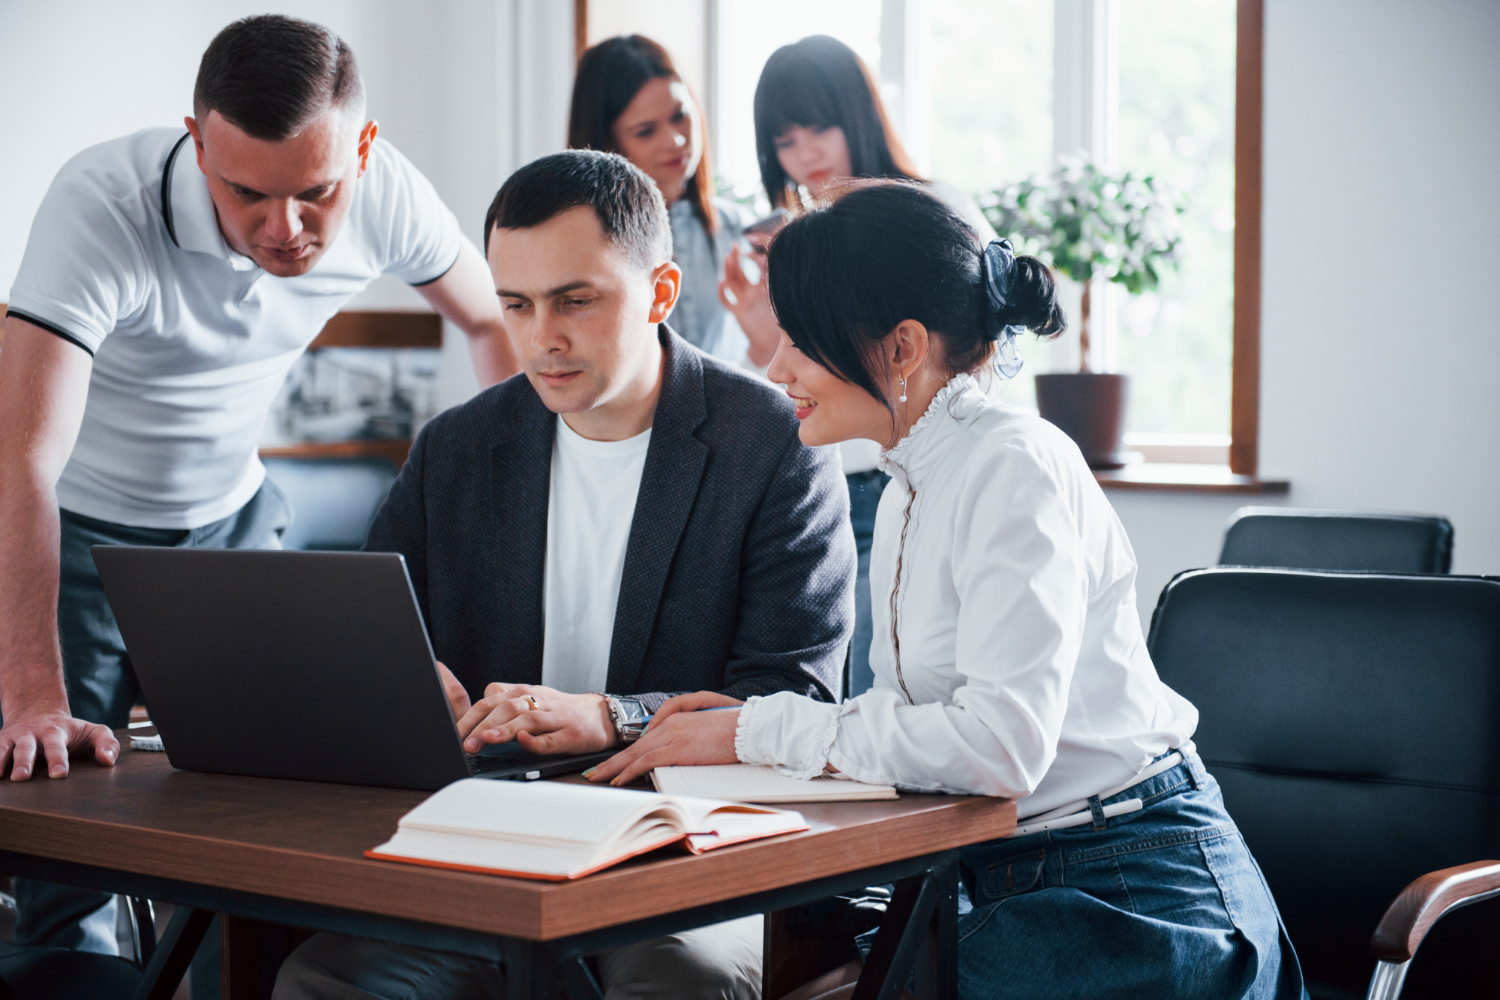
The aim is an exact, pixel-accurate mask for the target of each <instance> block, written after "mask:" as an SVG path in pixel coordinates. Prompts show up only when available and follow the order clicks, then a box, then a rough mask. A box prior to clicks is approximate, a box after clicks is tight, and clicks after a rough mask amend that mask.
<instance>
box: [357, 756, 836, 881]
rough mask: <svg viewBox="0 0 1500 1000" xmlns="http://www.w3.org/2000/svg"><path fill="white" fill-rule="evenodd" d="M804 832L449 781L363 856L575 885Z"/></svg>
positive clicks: (612, 797) (751, 816)
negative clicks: (646, 860)
mask: <svg viewBox="0 0 1500 1000" xmlns="http://www.w3.org/2000/svg"><path fill="white" fill-rule="evenodd" d="M806 829H807V822H806V821H805V820H803V818H802V816H801V814H799V813H795V812H790V811H788V810H782V809H762V808H759V807H756V806H747V805H742V804H740V803H734V802H716V801H711V800H707V799H693V798H682V797H678V796H671V795H659V794H654V793H652V792H638V791H633V790H631V789H628V788H607V787H595V786H590V785H578V784H571V783H563V782H557V781H537V782H518V781H486V780H484V779H482V778H469V779H467V780H465V781H456V782H454V783H453V784H451V785H449V786H448V787H446V788H444V789H442V790H441V791H439V792H437V793H435V794H434V795H433V796H432V797H430V798H429V799H428V800H427V801H426V802H423V803H422V804H421V805H419V806H417V808H415V809H413V810H412V811H411V812H409V813H407V814H406V815H405V816H403V817H401V820H400V821H399V823H398V824H397V827H396V835H395V836H394V837H392V838H391V839H390V840H388V841H386V842H385V843H384V844H381V845H380V846H379V847H375V848H372V849H370V850H368V851H366V852H365V855H366V857H371V858H380V859H383V860H386V861H405V862H409V863H411V864H416V865H431V866H433V867H436V868H456V869H459V870H461V871H472V872H484V873H488V874H494V875H515V876H518V877H520V878H537V879H551V880H562V879H572V878H580V877H582V876H584V875H589V874H592V873H593V872H596V871H599V870H600V869H602V868H608V867H609V866H610V865H613V864H618V863H619V862H621V861H624V860H625V859H626V858H633V857H635V856H636V855H637V854H644V853H646V852H647V851H652V850H655V849H656V848H658V847H665V846H667V845H668V844H674V843H679V842H680V843H682V844H683V846H685V847H686V848H687V849H688V850H689V851H692V852H693V853H694V854H702V853H703V852H705V851H711V850H713V849H714V848H716V847H725V846H727V845H729V844H738V843H742V842H744V841H747V840H759V839H760V838H762V837H774V836H776V835H778V834H782V833H796V832H798V831H800V830H806Z"/></svg>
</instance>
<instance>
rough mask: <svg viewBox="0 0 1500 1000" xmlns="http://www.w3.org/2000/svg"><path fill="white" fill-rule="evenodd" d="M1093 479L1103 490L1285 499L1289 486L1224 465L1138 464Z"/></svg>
mask: <svg viewBox="0 0 1500 1000" xmlns="http://www.w3.org/2000/svg"><path fill="white" fill-rule="evenodd" d="M1094 478H1095V479H1097V480H1098V481H1099V485H1100V486H1102V487H1104V488H1105V489H1106V490H1152V491H1155V492H1158V493H1246V494H1258V495H1261V496H1265V495H1268V494H1275V495H1282V496H1284V495H1285V494H1286V493H1287V492H1288V491H1289V490H1290V489H1291V486H1292V484H1291V483H1290V482H1288V481H1287V480H1285V479H1260V478H1258V477H1256V476H1242V475H1238V474H1237V473H1233V472H1230V471H1229V466H1227V465H1198V464H1187V463H1182V464H1170V463H1167V462H1139V463H1137V464H1135V465H1127V466H1126V467H1125V468H1123V469H1108V470H1103V469H1101V470H1096V471H1095V472H1094Z"/></svg>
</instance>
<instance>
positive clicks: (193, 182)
mask: <svg viewBox="0 0 1500 1000" xmlns="http://www.w3.org/2000/svg"><path fill="white" fill-rule="evenodd" d="M162 218H163V220H164V221H165V222H166V224H167V235H169V236H170V237H171V238H172V241H173V242H174V243H176V244H177V245H178V246H179V247H181V248H182V249H184V250H191V251H192V252H194V253H202V254H208V255H209V256H211V257H219V258H221V259H223V260H224V261H225V262H226V263H227V264H228V265H229V266H230V267H231V268H233V269H234V270H236V271H253V270H255V269H257V268H258V267H259V265H258V264H256V263H255V261H253V260H251V259H250V258H249V257H246V256H245V255H244V254H241V253H239V252H237V251H236V250H234V249H233V248H231V247H230V246H229V244H228V243H227V242H226V241H225V239H224V234H223V233H221V232H220V231H219V219H218V216H217V215H216V214H215V212H214V200H213V196H212V195H211V194H209V191H208V178H207V177H205V176H203V171H202V170H200V169H198V163H197V161H196V159H195V158H194V153H193V145H192V136H191V135H190V134H189V135H184V136H183V137H182V139H181V140H180V141H179V142H178V143H177V145H176V146H174V147H172V152H171V154H170V155H168V157H167V163H166V174H165V177H164V179H163V181H162Z"/></svg>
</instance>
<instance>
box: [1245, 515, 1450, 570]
mask: <svg viewBox="0 0 1500 1000" xmlns="http://www.w3.org/2000/svg"><path fill="white" fill-rule="evenodd" d="M1219 565H1220V566H1274V567H1279V568H1284V569H1323V570H1366V571H1371V572H1377V573H1446V572H1448V568H1449V567H1450V566H1452V565H1453V525H1451V524H1449V523H1448V519H1447V518H1444V517H1431V516H1424V515H1418V514H1386V513H1375V512H1365V511H1352V510H1319V509H1313V508H1305V507H1241V508H1240V509H1239V510H1237V511H1235V513H1234V516H1233V517H1231V518H1230V519H1229V528H1228V530H1226V531H1225V533H1224V549H1223V551H1222V552H1220V554H1219Z"/></svg>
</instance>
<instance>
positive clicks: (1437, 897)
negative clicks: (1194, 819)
mask: <svg viewBox="0 0 1500 1000" xmlns="http://www.w3.org/2000/svg"><path fill="white" fill-rule="evenodd" d="M1148 642H1149V647H1150V650H1151V655H1152V658H1153V659H1154V660H1155V662H1156V666H1157V670H1158V671H1159V672H1160V674H1161V677H1162V679H1163V680H1164V681H1166V682H1167V683H1168V684H1169V685H1171V686H1172V687H1173V688H1174V689H1176V690H1177V691H1179V692H1181V693H1182V694H1183V695H1184V696H1185V697H1187V698H1188V699H1189V700H1191V701H1192V702H1193V703H1194V704H1195V705H1197V706H1198V710H1199V713H1200V721H1199V725H1198V732H1197V735H1196V737H1195V739H1196V741H1197V743H1198V747H1199V750H1200V752H1201V753H1202V755H1203V758H1204V761H1205V762H1206V763H1207V764H1208V767H1209V770H1210V771H1211V772H1212V773H1213V774H1214V775H1215V777H1217V778H1218V780H1219V783H1220V784H1221V785H1222V787H1223V791H1224V800H1225V804H1226V805H1227V806H1228V808H1229V812H1230V814H1231V815H1232V816H1233V817H1234V819H1235V821H1236V822H1237V823H1238V825H1239V827H1240V829H1241V830H1242V831H1243V832H1244V835H1245V840H1246V841H1247V843H1248V844H1249V846H1250V849H1251V851H1252V852H1253V853H1254V854H1255V856H1256V858H1257V859H1258V860H1259V862H1260V865H1261V868H1262V870H1263V871H1264V872H1265V876H1266V881H1267V882H1268V883H1269V885H1270V887H1271V890H1272V892H1273V894H1274V895H1275V897H1276V901H1277V903H1278V904H1279V906H1280V908H1281V913H1282V917H1283V918H1284V920H1285V922H1286V927H1287V931H1288V933H1289V934H1290V936H1291V939H1292V943H1293V944H1294V945H1295V946H1296V948H1297V952H1298V955H1299V957H1300V958H1301V960H1302V967H1303V971H1304V973H1305V974H1306V976H1307V981H1308V990H1309V992H1310V993H1311V994H1312V995H1313V997H1314V998H1336V997H1337V998H1342V997H1350V998H1353V997H1359V996H1362V995H1364V994H1365V989H1366V985H1367V984H1369V983H1370V981H1371V978H1370V977H1371V967H1372V964H1373V963H1372V950H1371V935H1372V933H1374V932H1375V930H1376V927H1377V925H1380V924H1381V922H1382V914H1384V915H1385V917H1384V920H1385V923H1384V925H1383V929H1382V936H1381V937H1380V938H1378V939H1377V940H1376V942H1375V955H1376V956H1377V957H1379V958H1380V959H1381V960H1382V962H1383V963H1385V964H1383V965H1382V966H1381V967H1380V969H1381V971H1380V976H1381V977H1383V978H1382V980H1381V981H1382V982H1383V984H1384V986H1383V987H1382V988H1383V989H1384V990H1385V991H1386V992H1383V993H1379V994H1377V993H1376V992H1374V991H1372V993H1371V995H1372V996H1374V995H1382V996H1393V995H1394V994H1393V993H1391V992H1390V991H1389V988H1390V987H1391V986H1392V985H1393V984H1394V986H1395V988H1396V989H1398V990H1399V988H1400V977H1401V976H1402V975H1404V974H1405V972H1406V967H1405V965H1404V964H1401V963H1402V962H1403V961H1404V959H1403V957H1402V951H1403V948H1404V949H1405V950H1406V957H1410V952H1411V951H1414V950H1415V944H1420V943H1421V942H1422V935H1421V933H1419V930H1420V931H1425V930H1426V927H1427V926H1428V925H1430V923H1431V920H1432V919H1435V915H1436V914H1438V913H1440V912H1441V911H1442V909H1443V906H1440V905H1438V904H1439V903H1442V904H1443V905H1446V904H1447V903H1449V902H1453V901H1455V900H1460V899H1469V898H1472V897H1474V896H1476V895H1480V894H1482V893H1484V892H1486V891H1488V889H1486V888H1485V886H1486V885H1489V886H1491V887H1500V875H1497V873H1500V864H1497V862H1495V861H1493V860H1490V861H1489V862H1488V865H1487V867H1484V868H1481V869H1478V870H1477V873H1476V871H1475V870H1469V871H1468V872H1467V873H1466V874H1461V875H1454V873H1452V872H1438V870H1439V869H1448V868H1452V867H1454V866H1467V865H1471V864H1472V863H1474V862H1478V861H1481V860H1482V859H1495V858H1500V581H1496V580H1489V579H1483V578H1478V577H1455V576H1435V575H1433V576H1394V575H1383V574H1372V573H1358V574H1354V573H1351V574H1340V573H1315V572H1306V571H1288V570H1267V569H1228V568H1218V569H1208V570H1194V571H1191V572H1187V573H1183V574H1181V575H1179V576H1178V577H1177V578H1176V579H1174V580H1173V581H1172V582H1171V583H1170V584H1168V585H1167V588H1166V590H1165V591H1163V592H1162V596H1161V600H1160V602H1159V603H1158V605H1157V608H1156V613H1155V615H1154V616H1153V618H1152V625H1151V635H1150V639H1149V640H1148ZM1486 872H1488V873H1489V874H1488V875H1486ZM1424 873H1437V875H1436V876H1435V877H1433V876H1429V877H1427V878H1426V879H1425V881H1423V880H1420V879H1419V876H1424ZM1487 878H1488V879H1490V881H1489V882H1486V879H1487ZM1414 879H1419V881H1418V884H1416V885H1414V886H1412V887H1410V888H1409V889H1407V890H1405V891H1403V887H1406V886H1408V883H1412V882H1413V880H1414ZM1398 894H1401V898H1400V899H1399V900H1398ZM1393 900H1396V901H1397V902H1395V903H1393ZM1424 906H1425V907H1426V908H1425V909H1424ZM1418 918H1420V919H1418ZM1423 921H1425V923H1424V922H1423ZM1403 928H1404V932H1403ZM1403 933H1404V938H1403ZM1393 942H1394V943H1393ZM1497 943H1500V906H1496V905H1493V904H1491V905H1488V906H1477V907H1474V908H1472V909H1467V910H1464V911H1463V912H1462V913H1460V914H1458V915H1456V916H1454V917H1450V918H1448V919H1445V920H1443V921H1442V922H1441V923H1440V924H1438V925H1437V927H1436V928H1435V929H1434V930H1433V932H1432V934H1431V935H1430V937H1429V938H1428V939H1427V942H1426V944H1424V945H1423V947H1422V952H1421V959H1420V960H1419V961H1416V962H1414V963H1412V965H1411V969H1410V973H1411V974H1410V977H1409V981H1408V983H1407V987H1408V988H1407V992H1406V995H1407V996H1408V997H1459V996H1463V997H1468V996H1496V995H1500V946H1497Z"/></svg>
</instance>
